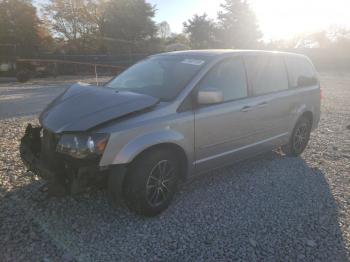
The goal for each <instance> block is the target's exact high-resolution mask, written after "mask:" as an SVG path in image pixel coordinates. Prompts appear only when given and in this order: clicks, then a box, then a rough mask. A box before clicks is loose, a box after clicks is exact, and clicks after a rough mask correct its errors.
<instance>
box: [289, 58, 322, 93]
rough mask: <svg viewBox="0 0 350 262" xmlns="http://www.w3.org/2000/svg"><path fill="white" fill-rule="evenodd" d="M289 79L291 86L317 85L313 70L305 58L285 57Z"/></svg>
mask: <svg viewBox="0 0 350 262" xmlns="http://www.w3.org/2000/svg"><path fill="white" fill-rule="evenodd" d="M286 64H287V69H288V75H289V81H290V85H291V86H292V87H306V86H312V85H317V83H318V80H317V77H316V73H315V70H314V69H313V67H312V65H311V64H310V62H308V61H307V60H306V59H305V58H300V57H286Z"/></svg>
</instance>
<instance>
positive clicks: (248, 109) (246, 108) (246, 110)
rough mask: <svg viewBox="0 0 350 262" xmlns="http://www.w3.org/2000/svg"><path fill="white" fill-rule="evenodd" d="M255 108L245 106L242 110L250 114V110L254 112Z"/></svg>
mask: <svg viewBox="0 0 350 262" xmlns="http://www.w3.org/2000/svg"><path fill="white" fill-rule="evenodd" d="M252 109H253V108H252V107H251V106H244V107H242V108H241V112H248V111H250V110H252Z"/></svg>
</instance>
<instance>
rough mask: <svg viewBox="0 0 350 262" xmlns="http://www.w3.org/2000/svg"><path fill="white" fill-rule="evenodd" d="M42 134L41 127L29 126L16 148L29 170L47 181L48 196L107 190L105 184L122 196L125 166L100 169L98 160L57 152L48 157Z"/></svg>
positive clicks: (115, 193)
mask: <svg viewBox="0 0 350 262" xmlns="http://www.w3.org/2000/svg"><path fill="white" fill-rule="evenodd" d="M41 133H42V127H40V126H36V127H33V126H32V125H31V124H28V126H27V128H26V131H25V134H24V136H23V137H22V139H21V143H20V148H19V149H20V156H21V159H22V161H23V163H24V165H25V166H26V168H27V169H28V171H31V172H33V173H34V174H36V175H38V176H39V177H41V178H43V179H44V180H47V181H48V186H49V193H51V194H52V195H56V196H61V195H65V194H78V193H81V192H84V191H85V190H86V189H87V188H101V187H102V188H103V187H106V186H107V182H108V188H110V186H111V185H110V184H111V183H112V185H113V190H114V191H115V192H114V193H113V195H114V196H115V195H118V196H121V194H122V183H123V179H124V175H125V167H123V166H119V165H118V166H110V167H107V168H100V167H99V165H98V161H91V160H89V161H82V160H79V159H73V158H72V157H66V156H63V155H60V154H58V153H56V152H50V153H49V154H48V153H47V152H44V151H43V150H44V149H45V145H44V139H43V137H42V135H41ZM48 155H50V158H51V159H49V158H48V157H47V156H48ZM112 178H113V179H112ZM116 178H117V179H116Z"/></svg>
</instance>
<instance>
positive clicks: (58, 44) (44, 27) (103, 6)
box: [0, 0, 350, 57]
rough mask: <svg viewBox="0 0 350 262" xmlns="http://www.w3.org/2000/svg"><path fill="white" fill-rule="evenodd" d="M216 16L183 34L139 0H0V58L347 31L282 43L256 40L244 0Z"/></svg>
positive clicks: (325, 42)
mask: <svg viewBox="0 0 350 262" xmlns="http://www.w3.org/2000/svg"><path fill="white" fill-rule="evenodd" d="M220 7H221V8H220V11H219V12H218V14H217V18H216V19H215V20H214V19H211V18H209V17H208V16H207V15H206V14H195V15H194V16H193V17H191V18H189V19H188V20H187V21H185V22H184V23H183V32H182V33H179V34H175V33H171V29H170V26H169V24H168V23H167V22H166V21H164V22H161V23H159V24H157V23H156V22H155V21H154V16H155V13H156V11H157V9H156V6H154V5H151V4H150V3H148V2H146V1H145V0H49V1H48V2H46V3H45V4H43V5H42V6H41V7H40V8H39V10H37V8H36V7H35V6H34V5H33V3H32V1H31V0H0V57H1V56H4V55H9V51H8V50H11V52H10V53H11V54H13V55H16V56H19V55H20V56H27V57H28V56H29V57H30V56H33V55H35V54H43V53H50V54H80V55H88V54H107V55H118V54H131V53H132V54H135V53H155V52H161V51H167V50H176V49H190V48H191V49H204V48H237V49H243V48H250V49H258V48H271V49H276V48H295V47H334V46H337V47H339V46H340V47H341V48H348V47H350V40H349V39H350V31H349V30H347V29H339V28H337V29H335V30H331V31H322V32H316V33H313V34H307V35H300V36H297V37H295V38H294V39H291V40H288V41H285V40H283V41H282V40H281V41H277V40H276V41H273V42H268V43H266V42H264V41H262V37H263V35H262V32H261V31H260V30H259V26H258V23H257V19H256V17H255V14H254V12H253V10H252V8H251V7H250V5H249V3H248V1H246V0H222V3H221V5H220Z"/></svg>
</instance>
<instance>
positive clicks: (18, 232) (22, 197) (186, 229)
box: [0, 73, 350, 261]
mask: <svg viewBox="0 0 350 262" xmlns="http://www.w3.org/2000/svg"><path fill="white" fill-rule="evenodd" d="M321 79H322V86H323V90H324V96H325V99H324V100H323V106H322V119H321V123H320V127H319V129H318V130H317V131H316V132H314V133H313V134H312V137H311V142H310V145H309V146H308V148H307V150H306V151H305V153H304V154H303V155H302V157H301V158H288V157H285V156H281V155H280V154H278V153H277V152H272V153H269V154H266V155H263V156H260V157H257V158H254V159H252V160H248V161H245V162H242V163H239V164H235V165H233V166H229V167H227V168H223V169H220V170H217V171H215V172H210V173H208V174H207V175H205V176H204V177H201V178H200V179H197V180H195V181H193V182H192V183H189V184H187V185H185V186H183V187H182V189H181V191H180V193H179V194H177V195H176V198H175V201H174V203H173V204H172V205H171V206H170V208H169V209H168V210H167V211H165V212H164V213H163V214H162V215H160V216H159V217H157V218H151V219H149V218H148V219H146V218H141V217H138V216H136V215H134V214H132V213H130V212H129V211H128V210H127V209H126V208H122V207H120V208H117V209H113V208H111V207H110V206H109V204H108V202H107V200H106V197H105V192H90V193H87V194H85V195H83V196H80V197H76V198H72V197H66V198H61V199H57V198H47V196H46V194H45V193H42V192H40V191H39V188H40V187H41V186H42V185H43V182H42V181H41V180H39V179H38V178H37V177H35V176H33V175H30V174H28V173H26V172H25V170H24V168H23V166H22V164H21V162H20V160H19V155H18V149H17V148H18V138H19V137H20V136H21V133H22V132H23V128H24V126H25V123H26V122H28V121H32V119H33V118H32V117H19V118H11V119H4V120H0V148H1V151H0V261H28V260H29V261H96V260H99V261H102V260H103V261H116V260H120V261H125V260H138V261H139V260H141V261H142V260H144V261H149V260H153V261H182V260H186V261H188V260H195V261H202V260H210V261H212V260H240V261H282V260H283V261H349V260H350V212H349V208H350V176H349V173H350V161H349V159H350V106H349V102H348V101H349V100H350V73H342V74H341V73H323V74H322V75H321Z"/></svg>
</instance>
